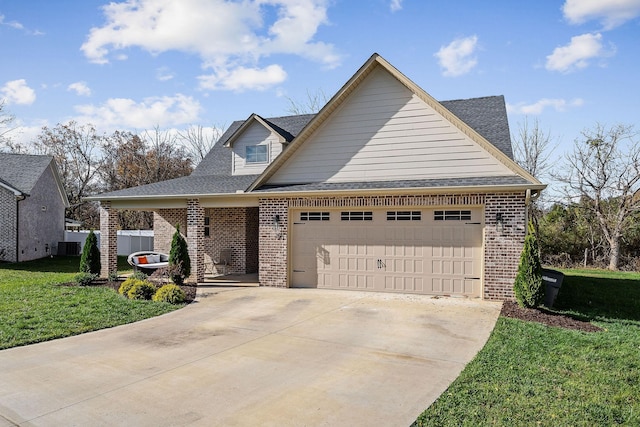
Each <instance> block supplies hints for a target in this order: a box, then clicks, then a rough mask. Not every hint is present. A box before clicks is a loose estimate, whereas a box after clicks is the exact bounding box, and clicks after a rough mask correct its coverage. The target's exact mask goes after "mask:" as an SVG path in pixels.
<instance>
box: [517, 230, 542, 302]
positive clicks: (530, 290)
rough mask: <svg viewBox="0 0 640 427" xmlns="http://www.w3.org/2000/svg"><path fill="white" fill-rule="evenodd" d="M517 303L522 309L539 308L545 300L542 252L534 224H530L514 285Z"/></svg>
mask: <svg viewBox="0 0 640 427" xmlns="http://www.w3.org/2000/svg"><path fill="white" fill-rule="evenodd" d="M513 291H514V293H515V294H516V301H517V302H518V305H520V306H521V307H538V306H539V305H540V304H542V301H543V300H544V287H543V284H542V267H541V265H540V251H539V249H538V240H537V239H536V232H535V229H534V227H533V223H532V222H530V223H529V227H528V229H527V235H526V236H525V238H524V248H522V254H521V255H520V265H519V266H518V274H517V275H516V280H515V282H514V284H513Z"/></svg>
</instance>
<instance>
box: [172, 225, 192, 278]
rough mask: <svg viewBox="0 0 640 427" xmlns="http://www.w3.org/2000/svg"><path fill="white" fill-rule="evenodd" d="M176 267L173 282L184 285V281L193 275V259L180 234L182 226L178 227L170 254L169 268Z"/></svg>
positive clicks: (173, 272)
mask: <svg viewBox="0 0 640 427" xmlns="http://www.w3.org/2000/svg"><path fill="white" fill-rule="evenodd" d="M171 266H174V267H176V268H175V270H173V269H170V270H173V271H172V272H171V273H170V277H171V280H172V281H173V283H175V284H176V285H182V284H183V283H184V279H185V278H187V277H189V275H190V274H191V259H190V258H189V251H188V249H187V242H186V241H185V240H184V237H182V234H180V225H176V232H175V233H173V239H172V240H171V251H170V252H169V267H171Z"/></svg>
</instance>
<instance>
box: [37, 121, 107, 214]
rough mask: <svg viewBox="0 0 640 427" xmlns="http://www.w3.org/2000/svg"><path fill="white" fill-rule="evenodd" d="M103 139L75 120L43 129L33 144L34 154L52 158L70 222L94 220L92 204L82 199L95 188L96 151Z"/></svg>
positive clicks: (88, 125) (98, 154) (97, 160)
mask: <svg viewBox="0 0 640 427" xmlns="http://www.w3.org/2000/svg"><path fill="white" fill-rule="evenodd" d="M102 140H103V137H102V136H100V135H98V134H97V133H96V129H95V127H93V125H90V124H86V125H80V124H78V123H76V122H75V121H70V122H68V123H66V124H60V123H58V124H57V125H56V127H54V128H49V127H46V126H45V127H43V128H42V132H41V133H40V135H38V137H37V140H36V142H35V144H34V151H35V152H36V153H37V154H48V155H51V156H53V157H54V158H55V160H56V163H57V165H58V170H59V172H60V177H61V178H62V183H63V185H64V187H65V190H66V192H67V197H68V199H69V204H70V207H69V211H68V214H69V216H70V217H71V218H73V219H78V220H84V219H85V218H87V217H94V218H95V217H96V215H95V212H92V211H95V210H96V207H95V204H93V203H89V202H85V201H83V198H84V197H86V196H89V195H90V194H92V193H94V192H95V191H96V190H97V189H98V181H97V176H96V174H97V173H98V167H99V165H100V155H101V153H100V148H101V145H102Z"/></svg>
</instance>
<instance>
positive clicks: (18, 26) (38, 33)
mask: <svg viewBox="0 0 640 427" xmlns="http://www.w3.org/2000/svg"><path fill="white" fill-rule="evenodd" d="M0 25H4V26H7V27H10V28H13V29H14V30H21V31H24V32H25V33H27V34H30V35H32V36H41V35H43V34H44V33H43V32H42V31H39V30H28V29H26V28H25V27H24V25H22V24H21V23H20V22H18V21H5V20H4V15H0Z"/></svg>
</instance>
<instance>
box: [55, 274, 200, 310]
mask: <svg viewBox="0 0 640 427" xmlns="http://www.w3.org/2000/svg"><path fill="white" fill-rule="evenodd" d="M123 281H124V280H116V281H109V280H106V279H97V280H94V281H93V282H91V285H89V286H105V287H107V288H111V289H114V290H115V291H116V292H118V289H119V288H120V285H121V284H122V282H123ZM63 285H64V286H78V284H77V283H74V282H70V283H63ZM156 286H158V285H156ZM180 288H181V289H182V290H183V291H184V294H185V296H186V298H185V302H186V303H187V304H190V303H191V302H193V300H194V299H196V290H197V289H198V286H197V285H196V284H195V283H185V284H183V285H182V286H180Z"/></svg>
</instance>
